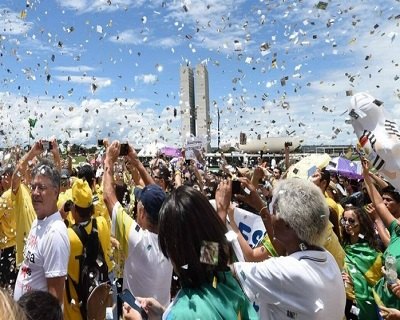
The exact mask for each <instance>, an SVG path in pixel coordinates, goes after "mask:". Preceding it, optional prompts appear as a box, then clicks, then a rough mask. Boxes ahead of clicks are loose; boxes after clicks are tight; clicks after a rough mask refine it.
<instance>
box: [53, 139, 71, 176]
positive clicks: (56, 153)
mask: <svg viewBox="0 0 400 320" xmlns="http://www.w3.org/2000/svg"><path fill="white" fill-rule="evenodd" d="M51 145H52V148H51V153H52V154H53V159H54V166H55V167H56V168H57V170H58V172H61V157H60V150H59V148H58V143H57V139H56V138H54V139H52V140H51ZM70 172H71V171H70Z"/></svg>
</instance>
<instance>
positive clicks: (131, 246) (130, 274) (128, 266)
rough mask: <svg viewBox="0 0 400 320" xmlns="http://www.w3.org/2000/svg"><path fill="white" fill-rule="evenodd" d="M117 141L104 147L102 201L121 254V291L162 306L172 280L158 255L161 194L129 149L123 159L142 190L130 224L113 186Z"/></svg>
mask: <svg viewBox="0 0 400 320" xmlns="http://www.w3.org/2000/svg"><path fill="white" fill-rule="evenodd" d="M120 145H121V144H120V143H119V141H114V142H112V144H111V145H109V146H108V147H107V150H106V158H105V162H104V177H103V188H104V201H105V204H106V205H107V208H108V211H109V214H110V217H111V220H112V229H111V230H112V234H113V235H114V236H115V238H116V239H117V240H118V242H119V244H120V249H121V250H122V252H123V258H124V260H125V264H124V277H123V279H124V280H123V289H129V291H130V292H132V294H134V295H135V296H152V297H155V298H157V300H159V301H160V302H161V303H162V304H163V305H167V304H168V303H169V302H170V288H171V278H172V265H171V262H170V261H169V260H168V259H167V258H165V256H164V255H163V254H162V252H161V249H160V246H159V242H158V237H159V236H158V233H159V211H160V208H161V205H162V203H163V202H164V200H165V192H164V191H163V190H162V188H161V187H160V186H158V185H157V184H155V182H154V180H153V179H152V178H151V176H150V174H149V173H148V172H147V171H146V168H145V167H144V166H143V164H142V163H141V162H140V160H139V159H138V157H137V154H136V152H135V150H134V149H133V148H132V147H131V146H130V145H129V147H128V155H127V156H126V159H127V160H129V162H130V163H131V164H132V166H133V167H135V168H136V169H137V170H138V171H139V173H140V176H141V178H142V180H143V182H144V183H145V185H146V186H145V187H144V188H143V189H140V188H136V189H135V198H136V200H137V202H138V203H137V216H136V219H135V220H134V219H133V218H132V217H131V216H129V215H128V213H127V212H126V210H125V208H124V207H123V206H122V205H121V203H120V202H119V201H118V198H117V195H116V189H115V186H114V164H115V162H117V160H118V157H119V156H120Z"/></svg>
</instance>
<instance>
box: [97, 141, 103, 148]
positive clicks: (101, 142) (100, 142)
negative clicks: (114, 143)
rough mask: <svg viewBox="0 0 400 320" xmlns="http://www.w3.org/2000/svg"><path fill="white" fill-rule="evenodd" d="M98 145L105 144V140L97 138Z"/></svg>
mask: <svg viewBox="0 0 400 320" xmlns="http://www.w3.org/2000/svg"><path fill="white" fill-rule="evenodd" d="M97 146H98V147H102V146H104V140H103V139H99V140H97Z"/></svg>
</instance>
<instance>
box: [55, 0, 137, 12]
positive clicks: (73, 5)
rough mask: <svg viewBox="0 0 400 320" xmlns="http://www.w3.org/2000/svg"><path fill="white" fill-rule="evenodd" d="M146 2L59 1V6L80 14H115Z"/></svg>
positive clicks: (122, 0)
mask: <svg viewBox="0 0 400 320" xmlns="http://www.w3.org/2000/svg"><path fill="white" fill-rule="evenodd" d="M143 3H145V0H90V1H87V0H68V1H62V0H58V4H59V5H60V6H61V7H63V8H66V9H69V10H76V11H77V13H78V14H82V13H88V12H106V13H107V12H114V11H118V10H127V9H128V8H136V7H140V6H142V5H143Z"/></svg>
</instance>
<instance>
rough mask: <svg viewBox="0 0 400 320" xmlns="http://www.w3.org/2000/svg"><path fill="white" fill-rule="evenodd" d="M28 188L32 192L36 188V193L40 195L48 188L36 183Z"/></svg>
mask: <svg viewBox="0 0 400 320" xmlns="http://www.w3.org/2000/svg"><path fill="white" fill-rule="evenodd" d="M30 188H31V190H32V191H35V190H36V188H37V189H38V191H39V192H40V193H42V192H44V191H46V190H47V189H48V188H49V187H48V186H46V185H45V184H40V183H36V184H31V185H30Z"/></svg>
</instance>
